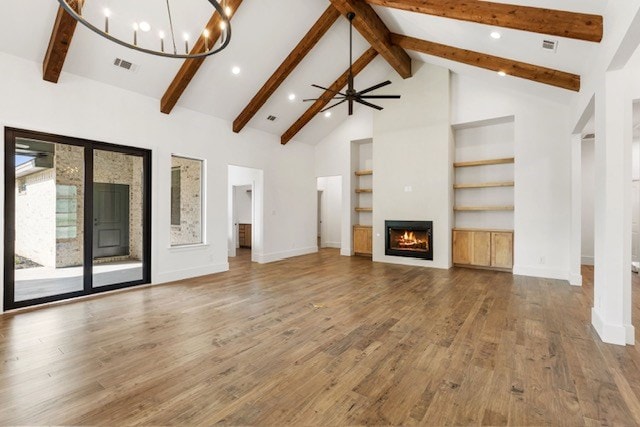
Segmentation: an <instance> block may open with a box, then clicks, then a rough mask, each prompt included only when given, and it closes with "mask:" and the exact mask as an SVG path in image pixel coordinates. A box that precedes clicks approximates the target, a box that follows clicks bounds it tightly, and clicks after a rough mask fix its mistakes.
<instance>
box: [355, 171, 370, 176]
mask: <svg viewBox="0 0 640 427" xmlns="http://www.w3.org/2000/svg"><path fill="white" fill-rule="evenodd" d="M365 175H373V171H372V170H371V169H365V170H361V171H356V176H365Z"/></svg>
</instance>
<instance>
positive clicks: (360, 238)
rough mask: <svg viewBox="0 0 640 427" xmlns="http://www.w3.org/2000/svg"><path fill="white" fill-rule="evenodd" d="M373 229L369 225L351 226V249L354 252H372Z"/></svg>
mask: <svg viewBox="0 0 640 427" xmlns="http://www.w3.org/2000/svg"><path fill="white" fill-rule="evenodd" d="M372 240H373V230H372V229H371V228H369V227H354V228H353V251H354V252H355V253H356V254H364V255H371V254H372V253H373V251H372V248H373V241H372Z"/></svg>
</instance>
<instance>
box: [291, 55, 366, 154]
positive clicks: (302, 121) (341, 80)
mask: <svg viewBox="0 0 640 427" xmlns="http://www.w3.org/2000/svg"><path fill="white" fill-rule="evenodd" d="M377 55H378V52H377V51H376V50H375V49H374V48H373V47H370V48H369V49H368V50H367V51H366V52H365V53H363V54H362V56H360V58H358V60H357V61H356V62H354V63H353V75H354V76H356V75H358V73H360V72H361V71H362V70H364V69H365V67H366V66H367V65H369V64H370V63H371V61H373V59H374V58H375V57H376V56H377ZM348 80H349V70H347V71H345V72H344V73H343V74H342V75H341V76H340V77H338V79H337V80H336V81H335V82H333V83H332V84H331V86H329V89H330V90H327V91H325V92H324V93H323V94H322V95H320V97H319V98H318V100H317V101H315V102H314V103H313V104H312V105H311V107H309V109H308V110H307V111H305V112H304V114H303V115H302V116H300V118H299V119H298V120H296V122H295V123H294V124H293V125H292V126H291V127H290V128H289V129H288V130H287V131H286V132H285V133H284V134H283V135H282V136H281V137H280V143H281V144H283V145H284V144H286V143H287V142H289V141H291V139H293V137H294V136H296V135H297V134H298V132H300V131H301V130H302V128H303V127H305V126H306V125H307V123H309V122H310V121H311V119H313V118H314V117H315V116H316V114H318V113H319V112H320V110H322V109H323V108H324V107H325V106H326V105H327V104H328V103H329V102H330V101H331V100H332V98H333V97H334V96H335V92H337V91H340V90H341V89H343V88H344V87H345V86H346V85H347V83H348Z"/></svg>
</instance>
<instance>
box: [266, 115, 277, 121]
mask: <svg viewBox="0 0 640 427" xmlns="http://www.w3.org/2000/svg"><path fill="white" fill-rule="evenodd" d="M276 119H277V117H276V116H269V117H267V120H269V121H270V122H275V121H276Z"/></svg>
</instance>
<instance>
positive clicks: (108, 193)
mask: <svg viewBox="0 0 640 427" xmlns="http://www.w3.org/2000/svg"><path fill="white" fill-rule="evenodd" d="M93 236H94V238H93V258H94V259H95V258H103V257H113V256H126V255H129V186H128V185H125V184H107V183H100V182H96V183H94V184H93Z"/></svg>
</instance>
